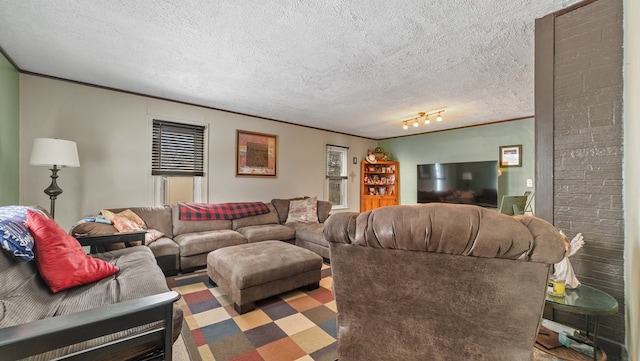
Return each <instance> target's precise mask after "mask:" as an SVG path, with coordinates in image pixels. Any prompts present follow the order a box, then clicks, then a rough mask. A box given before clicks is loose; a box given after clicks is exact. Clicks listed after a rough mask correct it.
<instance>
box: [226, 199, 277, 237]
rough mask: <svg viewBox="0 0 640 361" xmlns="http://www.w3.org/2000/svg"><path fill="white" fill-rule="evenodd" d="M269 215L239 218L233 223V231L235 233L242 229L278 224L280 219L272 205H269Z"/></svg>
mask: <svg viewBox="0 0 640 361" xmlns="http://www.w3.org/2000/svg"><path fill="white" fill-rule="evenodd" d="M266 205H267V208H269V213H265V214H260V215H257V216H249V217H242V218H237V219H234V220H232V221H231V229H233V230H234V231H235V230H237V229H238V228H241V227H247V226H256V225H261V224H278V223H279V222H280V219H279V218H278V212H277V211H276V209H275V207H274V206H273V204H271V203H267V204H266Z"/></svg>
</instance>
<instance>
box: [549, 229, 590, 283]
mask: <svg viewBox="0 0 640 361" xmlns="http://www.w3.org/2000/svg"><path fill="white" fill-rule="evenodd" d="M560 233H561V234H562V235H563V236H564V233H562V231H560ZM565 237H566V236H565ZM569 243H570V245H569V249H568V250H567V255H566V256H565V257H564V258H563V259H562V260H561V261H560V262H558V263H556V264H555V265H554V267H553V278H555V279H556V280H565V285H566V287H567V288H576V287H578V286H580V281H578V278H577V277H576V274H575V273H574V272H573V266H571V261H569V257H571V256H573V255H574V254H576V252H578V250H579V249H580V248H582V246H583V245H584V237H582V233H578V234H576V236H575V237H573V239H572V240H571V241H570V242H569Z"/></svg>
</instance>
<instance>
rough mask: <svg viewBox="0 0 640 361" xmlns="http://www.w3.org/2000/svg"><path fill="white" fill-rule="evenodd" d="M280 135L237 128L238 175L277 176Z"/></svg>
mask: <svg viewBox="0 0 640 361" xmlns="http://www.w3.org/2000/svg"><path fill="white" fill-rule="evenodd" d="M277 160H278V136H277V135H273V134H264V133H255V132H248V131H244V130H236V176H253V177H276V176H277V173H276V172H277V164H278V162H277Z"/></svg>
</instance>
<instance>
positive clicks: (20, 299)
mask: <svg viewBox="0 0 640 361" xmlns="http://www.w3.org/2000/svg"><path fill="white" fill-rule="evenodd" d="M0 275H2V277H1V278H2V287H0V328H3V327H8V326H13V325H17V324H21V323H25V322H29V321H34V320H39V319H41V318H44V317H49V316H53V314H54V311H55V307H57V305H58V304H59V303H60V302H62V299H63V298H64V292H61V293H56V294H52V293H51V291H49V288H47V285H46V284H45V283H44V282H43V281H42V278H41V277H40V276H39V275H38V268H37V266H36V263H35V262H20V261H17V260H15V259H14V258H13V257H11V256H9V255H8V254H6V253H5V252H0Z"/></svg>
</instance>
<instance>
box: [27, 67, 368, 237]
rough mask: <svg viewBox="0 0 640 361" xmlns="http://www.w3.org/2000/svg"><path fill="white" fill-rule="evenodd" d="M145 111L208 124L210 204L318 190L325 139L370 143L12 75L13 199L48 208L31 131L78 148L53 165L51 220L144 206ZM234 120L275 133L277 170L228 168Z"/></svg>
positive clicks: (354, 204) (352, 149)
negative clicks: (244, 172)
mask: <svg viewBox="0 0 640 361" xmlns="http://www.w3.org/2000/svg"><path fill="white" fill-rule="evenodd" d="M154 117H157V118H161V119H165V120H174V121H184V122H189V123H196V124H204V125H207V126H208V136H209V143H208V144H209V152H208V169H207V173H208V175H209V182H208V198H209V202H212V203H216V202H231V201H236V202H237V201H258V200H259V201H265V202H266V201H270V200H271V199H272V198H284V197H287V198H288V197H293V196H300V195H311V196H313V195H318V198H321V199H325V198H326V197H325V196H324V148H325V144H334V145H340V146H347V147H349V158H348V159H349V160H351V158H352V157H358V158H359V159H360V158H361V157H362V156H364V155H366V152H367V149H373V148H374V147H375V145H376V142H375V141H373V140H370V139H363V138H358V137H352V136H347V135H342V134H336V133H332V132H326V131H321V130H315V129H310V128H305V127H300V126H295V125H290V124H285V123H280V122H274V121H267V120H263V119H258V118H253V117H248V116H243V115H237V114H232V113H227V112H221V111H216V110H211V109H206V108H201V107H196V106H191V105H185V104H180V103H176V102H171V101H165V100H158V99H153V98H148V97H144V96H137V95H131V94H127V93H122V92H117V91H111V90H106V89H101V88H97V87H91V86H84V85H79V84H75V83H71V82H65V81H59V80H54V79H49V78H45V77H39V76H33V75H26V74H20V122H21V135H20V140H21V142H20V144H21V145H20V151H21V153H20V154H21V155H20V174H21V177H20V186H21V192H20V193H21V195H20V196H21V199H20V203H22V204H40V205H43V206H45V207H46V208H49V200H48V197H47V196H46V195H45V194H44V192H43V190H44V189H45V188H46V187H47V186H48V185H49V183H50V178H49V175H50V171H49V170H48V169H47V168H46V167H34V166H30V165H28V158H29V154H30V152H31V145H32V144H33V140H34V139H35V138H38V137H52V138H61V139H68V140H73V141H76V142H77V144H78V153H79V157H80V167H79V168H65V169H62V170H61V171H60V172H59V176H60V177H59V178H58V184H59V185H60V187H61V188H62V189H63V190H64V193H63V194H62V195H60V196H59V197H58V200H57V201H56V220H57V221H58V223H60V224H61V225H62V226H63V227H65V228H68V227H70V226H71V225H72V224H73V222H75V221H76V220H78V219H80V218H82V217H83V216H84V215H87V214H93V213H95V212H97V211H99V210H100V209H101V208H111V207H123V206H124V207H126V206H141V205H152V204H153V201H154V194H153V182H152V179H151V177H150V174H151V170H150V159H151V121H152V119H153V118H154ZM236 129H242V130H249V131H254V132H262V133H269V134H276V135H278V169H277V172H278V177H277V178H274V179H268V178H254V177H252V178H238V177H236V175H235V142H236V139H235V136H236ZM349 167H350V168H349V172H350V174H351V175H352V176H351V177H350V179H349V190H348V192H349V200H348V204H349V206H350V209H349V210H352V211H358V210H359V207H360V204H359V202H360V199H359V188H358V187H359V182H358V181H357V180H358V177H359V172H360V170H359V165H357V164H356V165H353V164H351V162H350V163H349Z"/></svg>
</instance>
